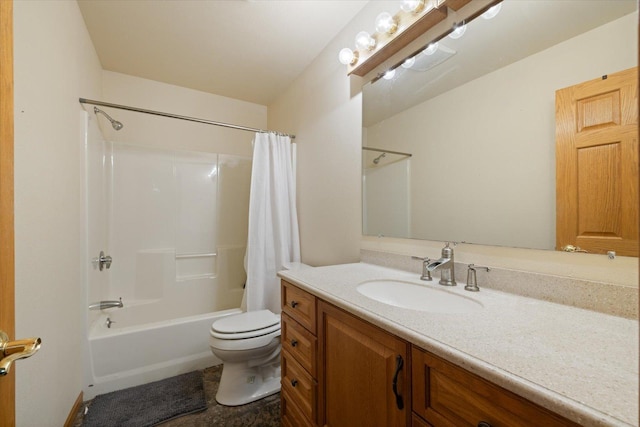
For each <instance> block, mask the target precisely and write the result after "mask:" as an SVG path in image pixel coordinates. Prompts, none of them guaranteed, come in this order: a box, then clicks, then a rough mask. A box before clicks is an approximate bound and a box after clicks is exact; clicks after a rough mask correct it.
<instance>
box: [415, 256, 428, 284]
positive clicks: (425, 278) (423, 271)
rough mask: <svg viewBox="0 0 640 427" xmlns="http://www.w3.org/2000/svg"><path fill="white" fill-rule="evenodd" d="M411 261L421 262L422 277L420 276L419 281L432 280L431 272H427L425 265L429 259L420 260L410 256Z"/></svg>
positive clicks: (420, 258)
mask: <svg viewBox="0 0 640 427" xmlns="http://www.w3.org/2000/svg"><path fill="white" fill-rule="evenodd" d="M411 258H412V259H418V260H420V261H422V276H420V280H426V281H429V282H430V281H431V280H433V279H432V278H431V272H430V271H429V270H427V265H428V264H429V262H430V261H431V259H430V258H422V257H419V256H412V257H411Z"/></svg>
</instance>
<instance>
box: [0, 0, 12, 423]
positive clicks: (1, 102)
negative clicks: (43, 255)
mask: <svg viewBox="0 0 640 427" xmlns="http://www.w3.org/2000/svg"><path fill="white" fill-rule="evenodd" d="M13 248H14V231H13V2H11V1H0V329H1V330H4V331H5V332H6V333H7V334H8V335H9V337H10V338H11V339H14V338H15V326H14V317H15V315H14V278H15V267H14V249H13ZM14 369H15V367H14ZM0 397H1V398H0V427H10V426H14V425H15V370H12V372H10V373H9V374H8V375H6V376H4V377H0Z"/></svg>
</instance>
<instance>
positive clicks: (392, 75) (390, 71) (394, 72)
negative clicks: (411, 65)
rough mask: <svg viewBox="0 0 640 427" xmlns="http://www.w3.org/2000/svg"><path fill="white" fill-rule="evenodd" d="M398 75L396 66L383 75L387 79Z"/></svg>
mask: <svg viewBox="0 0 640 427" xmlns="http://www.w3.org/2000/svg"><path fill="white" fill-rule="evenodd" d="M395 75H396V70H395V68H394V69H393V70H389V71H387V72H386V73H384V74H383V75H382V78H383V79H385V80H391V79H392V78H393V77H394V76H395Z"/></svg>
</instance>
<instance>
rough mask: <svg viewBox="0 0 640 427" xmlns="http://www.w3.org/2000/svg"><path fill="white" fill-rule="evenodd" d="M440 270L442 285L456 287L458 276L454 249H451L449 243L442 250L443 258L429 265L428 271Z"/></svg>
mask: <svg viewBox="0 0 640 427" xmlns="http://www.w3.org/2000/svg"><path fill="white" fill-rule="evenodd" d="M436 270H440V282H438V283H440V284H441V285H443V286H455V285H456V275H455V269H454V264H453V248H450V247H449V242H447V245H446V246H445V247H444V248H442V255H441V258H440V259H438V260H435V261H431V262H430V263H429V264H427V271H428V272H432V271H436Z"/></svg>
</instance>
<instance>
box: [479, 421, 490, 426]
mask: <svg viewBox="0 0 640 427" xmlns="http://www.w3.org/2000/svg"><path fill="white" fill-rule="evenodd" d="M478 427H491V424H489V423H488V422H486V421H480V422H479V423H478Z"/></svg>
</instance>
